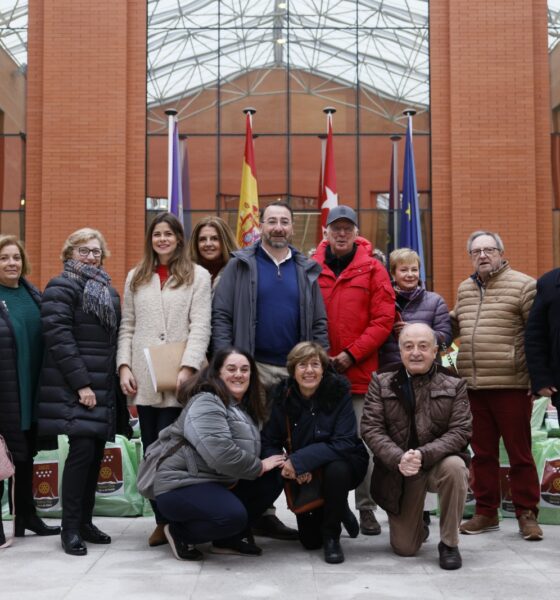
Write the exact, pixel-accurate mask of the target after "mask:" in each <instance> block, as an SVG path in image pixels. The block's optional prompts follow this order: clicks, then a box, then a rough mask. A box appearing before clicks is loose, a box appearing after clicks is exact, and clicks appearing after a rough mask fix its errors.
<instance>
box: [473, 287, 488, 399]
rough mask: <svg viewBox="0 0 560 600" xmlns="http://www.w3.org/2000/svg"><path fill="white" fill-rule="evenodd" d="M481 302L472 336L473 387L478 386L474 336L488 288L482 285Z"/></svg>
mask: <svg viewBox="0 0 560 600" xmlns="http://www.w3.org/2000/svg"><path fill="white" fill-rule="evenodd" d="M479 291H480V304H479V305H478V310H477V311H476V319H475V321H474V326H473V332H472V337H471V347H472V364H473V387H475V388H476V360H475V355H474V336H475V332H476V328H477V327H478V320H479V318H480V311H481V310H482V303H483V302H484V295H485V293H486V288H484V287H480V288H479Z"/></svg>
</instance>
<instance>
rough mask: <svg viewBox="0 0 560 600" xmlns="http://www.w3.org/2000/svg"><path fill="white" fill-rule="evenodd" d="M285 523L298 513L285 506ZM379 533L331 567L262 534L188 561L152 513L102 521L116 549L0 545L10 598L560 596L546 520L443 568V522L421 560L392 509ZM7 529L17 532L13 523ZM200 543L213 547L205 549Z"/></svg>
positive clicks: (506, 525)
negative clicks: (157, 540) (400, 533)
mask: <svg viewBox="0 0 560 600" xmlns="http://www.w3.org/2000/svg"><path fill="white" fill-rule="evenodd" d="M277 504H278V507H279V511H278V514H279V516H280V517H281V518H282V519H283V520H284V521H285V522H287V523H290V524H294V519H293V517H292V515H291V514H289V513H288V512H287V511H286V510H285V509H283V508H280V505H281V502H280V501H279V502H278V503H277ZM378 516H379V520H380V521H381V523H382V526H383V532H382V534H381V535H380V536H377V537H365V536H361V535H360V536H359V537H358V538H357V539H354V540H351V539H349V538H347V537H345V538H343V540H342V543H343V548H344V551H345V554H346V562H344V563H343V564H341V565H327V564H326V563H325V562H324V561H323V559H322V553H321V552H319V551H317V552H307V551H305V550H304V549H303V548H301V546H300V545H299V543H297V542H295V543H294V542H278V541H274V540H268V539H264V538H258V542H259V544H260V545H261V546H262V547H263V549H264V554H263V556H261V557H257V558H246V557H237V556H221V555H220V556H218V555H213V554H210V553H208V552H205V559H204V561H202V562H200V563H188V562H180V561H177V560H175V559H174V558H173V556H172V554H171V551H170V550H169V547H168V546H162V547H159V548H149V547H148V545H147V541H146V540H147V537H148V535H149V533H150V532H151V530H152V528H153V521H152V519H151V518H131V519H126V518H97V519H95V523H96V524H97V525H98V526H99V527H100V528H101V529H103V530H104V531H106V532H108V533H109V534H110V535H111V536H112V537H113V543H112V544H111V545H109V546H95V545H93V544H90V545H89V553H88V555H87V556H85V557H72V556H67V555H66V554H64V553H63V552H62V549H61V547H60V541H59V539H58V538H39V537H36V536H34V535H29V536H28V537H26V538H23V539H22V538H18V539H16V540H15V543H14V545H13V546H12V547H11V548H8V549H6V550H0V598H1V599H2V600H16V599H17V600H26V599H29V600H37V599H40V600H51V599H53V600H58V599H62V598H65V599H73V598H76V599H80V600H89V599H92V600H101V599H103V600H112V599H119V600H128V599H135V600H140V599H156V598H165V599H166V600H171V599H175V598H180V599H185V600H186V599H189V600H213V599H220V600H221V599H227V600H238V599H239V600H240V599H251V600H255V599H260V598H262V599H266V600H272V599H276V598H278V599H282V600H286V599H290V600H311V599H321V600H330V599H332V600H345V599H350V598H352V599H353V598H358V599H362V598H363V599H366V598H367V599H371V598H380V599H385V598H387V599H390V598H414V599H424V598H426V599H430V600H435V599H438V598H441V599H444V598H445V599H446V600H447V599H451V598H453V599H455V598H461V599H463V598H465V599H470V598H473V599H476V600H485V599H494V598H495V599H500V600H501V599H504V598H507V599H508V600H514V599H517V598H519V599H521V598H523V599H524V600H531V599H533V598H535V599H537V598H539V599H540V598H545V597H554V596H555V595H556V593H557V591H556V590H557V589H558V586H559V585H560V526H552V525H549V526H544V531H545V539H544V540H543V541H542V542H525V541H523V540H522V539H521V538H520V537H519V535H518V533H517V528H516V525H517V523H516V522H515V521H514V520H512V519H506V520H504V521H502V523H501V527H500V531H498V532H493V533H486V534H483V535H478V536H472V537H470V536H461V553H462V555H463V568H462V569H461V570H459V571H452V572H445V571H442V570H441V569H440V568H439V566H438V562H437V542H438V535H437V532H438V528H437V519H432V521H433V522H432V526H431V536H430V539H429V540H428V542H427V543H426V544H425V545H424V546H423V548H422V550H421V552H420V553H419V555H418V556H417V557H414V558H399V557H397V556H394V555H393V554H392V553H391V551H390V549H389V544H388V539H389V536H388V531H387V520H386V516H385V513H383V512H382V511H378ZM5 525H6V530H7V531H9V530H10V529H11V525H10V524H9V523H5ZM201 549H202V550H207V547H204V546H202V547H201Z"/></svg>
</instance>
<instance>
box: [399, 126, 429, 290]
mask: <svg viewBox="0 0 560 600" xmlns="http://www.w3.org/2000/svg"><path fill="white" fill-rule="evenodd" d="M399 246H400V247H401V248H411V249H412V250H415V251H416V252H417V253H418V255H419V256H420V278H421V279H422V282H423V283H424V285H425V283H426V267H425V262H424V246H423V244H422V229H421V227H420V209H419V207H418V189H417V187H416V169H415V167H414V150H413V148H412V117H411V116H410V115H409V116H408V127H407V129H406V145H405V150H404V167H403V185H402V206H401V231H400V237H399Z"/></svg>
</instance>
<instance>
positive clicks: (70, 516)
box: [62, 436, 105, 529]
mask: <svg viewBox="0 0 560 600" xmlns="http://www.w3.org/2000/svg"><path fill="white" fill-rule="evenodd" d="M68 443H69V451H68V458H67V459H66V464H65V465H64V472H63V474H62V528H63V529H79V528H80V526H81V525H83V524H85V523H91V518H92V515H93V507H94V504H95V490H96V487H97V479H98V477H99V467H100V466H101V461H102V460H103V450H104V448H105V441H104V440H101V439H99V438H94V437H83V436H70V437H69V438H68Z"/></svg>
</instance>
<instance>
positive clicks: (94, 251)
mask: <svg viewBox="0 0 560 600" xmlns="http://www.w3.org/2000/svg"><path fill="white" fill-rule="evenodd" d="M90 252H91V253H92V254H93V256H94V257H95V258H99V257H100V256H101V255H102V254H103V252H102V251H101V249H100V248H88V247H87V246H80V247H79V248H78V254H79V255H80V256H82V257H83V258H86V257H87V256H89V253H90Z"/></svg>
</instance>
